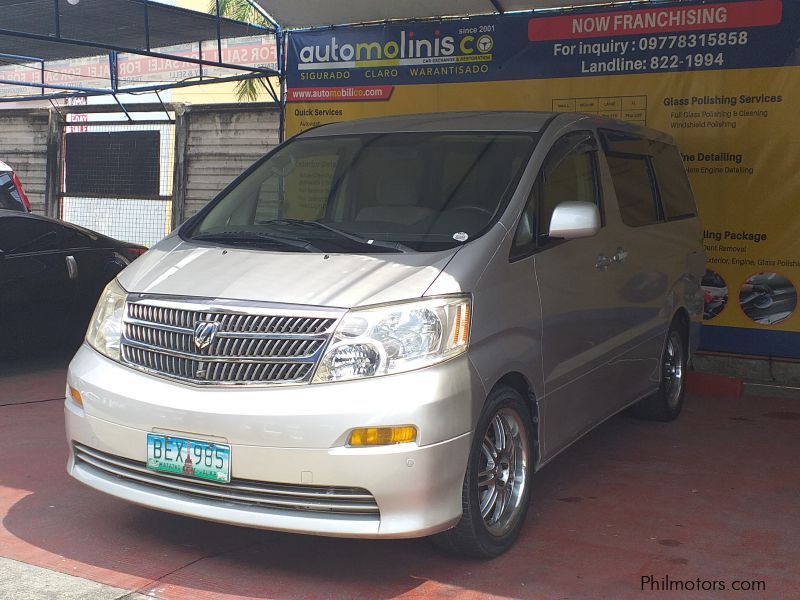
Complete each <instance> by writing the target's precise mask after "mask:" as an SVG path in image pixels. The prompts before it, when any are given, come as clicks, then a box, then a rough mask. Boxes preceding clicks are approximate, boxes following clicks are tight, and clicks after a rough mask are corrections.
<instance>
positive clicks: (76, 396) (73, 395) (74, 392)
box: [69, 386, 83, 408]
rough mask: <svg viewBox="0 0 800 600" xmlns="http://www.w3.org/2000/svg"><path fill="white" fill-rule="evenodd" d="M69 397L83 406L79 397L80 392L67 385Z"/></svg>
mask: <svg viewBox="0 0 800 600" xmlns="http://www.w3.org/2000/svg"><path fill="white" fill-rule="evenodd" d="M69 397H70V398H72V401H73V402H74V403H75V404H77V405H78V406H80V407H81V408H83V398H82V397H81V393H80V392H79V391H78V390H76V389H75V388H74V387H72V386H70V387H69Z"/></svg>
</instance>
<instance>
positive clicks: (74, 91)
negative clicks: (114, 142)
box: [0, 0, 283, 104]
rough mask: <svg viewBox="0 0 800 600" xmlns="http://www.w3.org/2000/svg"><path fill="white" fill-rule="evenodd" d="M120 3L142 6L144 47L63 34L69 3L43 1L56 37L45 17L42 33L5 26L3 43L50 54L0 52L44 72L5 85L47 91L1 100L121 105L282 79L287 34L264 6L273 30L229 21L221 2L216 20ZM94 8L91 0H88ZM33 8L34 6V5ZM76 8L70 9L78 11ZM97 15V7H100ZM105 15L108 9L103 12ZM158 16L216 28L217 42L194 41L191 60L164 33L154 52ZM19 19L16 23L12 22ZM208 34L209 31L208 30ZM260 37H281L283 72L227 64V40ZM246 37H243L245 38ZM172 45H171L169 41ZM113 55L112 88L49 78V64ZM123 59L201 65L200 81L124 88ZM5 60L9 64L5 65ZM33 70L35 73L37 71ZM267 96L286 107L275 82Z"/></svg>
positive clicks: (142, 1) (142, 0)
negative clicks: (221, 72)
mask: <svg viewBox="0 0 800 600" xmlns="http://www.w3.org/2000/svg"><path fill="white" fill-rule="evenodd" d="M102 1H103V2H104V3H108V4H106V5H105V8H106V9H108V10H111V11H113V10H114V9H113V7H111V6H110V4H111V3H110V2H108V0H102ZM116 1H117V3H118V4H119V5H120V6H121V7H124V8H127V9H130V8H131V7H135V6H137V5H140V6H141V10H142V14H141V17H142V23H143V28H142V29H141V31H140V33H141V37H142V38H143V41H144V47H141V48H140V47H132V46H129V45H124V44H111V43H108V42H105V41H101V40H97V39H94V40H90V39H81V38H80V37H67V36H64V35H62V33H63V31H62V29H63V27H62V14H61V8H62V4H63V0H38V4H40V5H44V4H50V5H51V6H52V17H51V19H52V20H51V21H50V23H51V24H52V28H53V32H52V33H51V34H45V33H41V30H42V23H44V22H46V21H47V20H48V19H45V18H43V16H42V15H37V16H39V20H37V21H36V22H35V23H34V24H33V25H34V28H35V26H39V28H40V31H38V32H37V31H23V30H21V28H20V29H10V28H7V27H0V40H4V39H7V38H17V39H19V40H20V41H23V40H28V41H30V42H33V43H32V44H30V46H32V47H33V48H38V49H40V50H42V54H46V55H47V56H49V58H47V57H45V56H29V55H21V54H11V53H7V52H0V61H4V62H6V63H7V64H8V65H9V66H12V65H15V64H23V63H35V64H36V65H37V67H38V69H39V71H40V81H39V82H24V81H16V80H11V79H3V78H2V73H0V85H13V86H19V87H31V88H37V89H40V90H41V94H36V95H29V96H9V97H5V98H3V97H0V103H3V102H25V101H34V100H55V99H61V98H69V97H75V96H100V95H110V96H113V97H114V98H115V100H116V94H118V93H125V94H129V93H131V94H137V93H145V92H157V91H160V90H165V89H171V88H181V87H188V86H195V85H201V84H207V83H222V82H229V81H243V80H246V79H255V78H262V77H279V78H281V76H282V73H281V71H282V69H281V64H282V55H283V52H282V44H283V32H282V30H281V27H280V26H279V25H278V24H277V23H276V22H275V21H274V20H273V19H272V18H271V17H270V16H269V15H267V14H266V12H265V11H263V9H261V7H259V6H257V5H255V4H253V6H254V8H256V9H257V10H258V12H259V13H260V14H261V15H262V16H264V17H265V19H266V20H267V21H268V22H269V23H270V25H271V27H261V26H259V25H253V24H250V23H244V22H240V21H235V20H232V19H227V18H224V17H222V16H221V15H220V14H219V4H220V3H219V0H217V2H216V8H217V11H216V14H213V15H206V14H203V13H199V12H196V11H191V10H187V9H181V8H177V7H174V6H170V5H165V4H161V3H159V2H154V1H153V0H116ZM88 2H89V3H91V0H88ZM28 4H30V2H28ZM72 6H75V5H71V6H70V10H71V8H72ZM97 6H99V4H97V3H96V4H95V5H94V7H97ZM94 7H93V6H92V5H91V4H90V6H89V8H90V9H92V8H94ZM40 9H41V6H40V7H34V8H33V10H34V11H36V10H40ZM95 10H96V8H95ZM100 10H102V9H100ZM154 11H156V15H160V16H162V17H163V16H164V15H165V14H166V15H173V14H175V15H178V16H179V17H180V19H181V20H182V21H183V22H184V24H188V23H195V24H197V25H198V27H197V28H198V29H202V28H204V26H209V25H211V24H213V29H214V32H215V34H216V35H215V40H214V39H213V38H212V39H209V38H206V39H200V40H194V42H196V43H199V44H200V53H199V58H194V57H191V56H183V55H178V54H170V53H169V52H168V51H167V50H166V48H167V47H168V46H169V45H170V42H173V40H171V39H170V38H169V37H168V36H167V37H166V39H165V35H164V34H163V29H162V32H161V35H160V38H159V39H160V41H161V42H162V43H161V44H160V46H161V47H160V48H158V49H153V48H152V47H151V41H152V38H153V35H152V32H151V22H152V21H153V17H154ZM7 20H8V19H5V18H4V17H2V16H0V23H2V22H3V21H7ZM12 20H13V18H12ZM205 28H206V29H207V27H205ZM223 28H224V29H225V34H223ZM253 32H255V34H256V35H264V34H272V35H275V38H276V51H277V69H271V68H265V67H255V66H249V65H242V64H233V63H228V62H225V61H224V60H223V55H222V40H223V39H232V38H235V37H247V36H253V35H254V33H253ZM242 34H243V35H242ZM175 38H176V39H175V40H174V43H172V44H171V45H178V44H185V43H189V42H187V41H186V34H185V33H183V35H178V33H177V32H176V35H175ZM165 41H166V42H167V43H166V44H165V43H163V42H165ZM212 41H216V46H217V58H218V60H210V59H205V58H203V49H202V46H203V42H212ZM92 50H97V52H93V51H92ZM106 53H107V55H108V58H109V84H110V85H109V87H108V88H104V87H100V88H98V87H89V86H81V85H60V84H57V83H48V82H47V81H46V79H45V73H46V68H45V67H46V64H47V62H48V60H68V59H70V58H84V57H90V56H103V55H104V54H106ZM119 54H129V55H134V56H142V57H149V58H157V59H164V60H170V61H175V62H181V63H188V64H194V65H198V66H199V75H198V77H199V79H196V78H189V79H185V80H181V81H175V82H162V83H159V84H156V85H141V86H136V85H133V86H124V87H120V85H119V72H118V60H117V57H118V55H119ZM4 59H5V60H4ZM37 67H32V68H37ZM203 67H213V68H221V69H228V70H231V71H238V72H239V73H240V74H238V75H231V76H226V77H213V76H212V77H205V78H204V76H203ZM95 79H100V77H99V76H98V77H96V78H95ZM266 88H267V91H268V92H269V94H270V96H272V99H273V101H274V102H276V103H277V104H281V98H279V96H278V94H277V93H276V92H275V90H274V89H273V87H272V85H271V83H270V84H269V85H267V86H266ZM46 90H57V91H55V92H52V93H47V92H46ZM117 102H119V101H118V100H117Z"/></svg>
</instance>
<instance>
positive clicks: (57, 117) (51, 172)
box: [44, 109, 64, 219]
mask: <svg viewBox="0 0 800 600" xmlns="http://www.w3.org/2000/svg"><path fill="white" fill-rule="evenodd" d="M63 160H64V117H63V116H62V115H61V113H59V112H58V110H57V109H51V110H50V114H49V120H48V126H47V182H46V184H45V191H44V210H45V214H46V215H47V216H48V217H53V218H56V219H57V218H59V217H60V216H61V215H60V212H61V207H60V206H59V198H60V194H61V172H62V169H61V165H62V164H63Z"/></svg>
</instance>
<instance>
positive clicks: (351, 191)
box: [185, 132, 536, 253]
mask: <svg viewBox="0 0 800 600" xmlns="http://www.w3.org/2000/svg"><path fill="white" fill-rule="evenodd" d="M535 141H536V140H535V138H534V137H533V135H531V134H525V133H523V134H518V133H494V132H492V133H488V132H487V133H484V132H481V133H451V132H448V133H442V132H434V133H389V134H369V135H346V136H331V137H319V138H317V137H315V138H305V139H304V138H300V139H297V140H294V141H291V142H289V143H288V144H286V145H284V146H283V147H281V148H280V149H279V150H278V151H276V152H274V153H273V154H271V155H268V156H267V157H266V158H265V159H263V160H262V161H261V162H260V163H257V164H256V165H255V166H254V167H253V168H252V169H251V170H250V171H249V173H248V174H246V175H245V176H244V177H243V178H242V179H241V180H240V181H238V183H237V184H236V185H235V186H234V187H233V188H231V189H230V190H228V191H227V193H225V194H224V195H222V196H220V197H218V198H217V200H216V201H215V202H214V203H212V205H211V206H210V207H209V208H208V209H206V210H205V211H204V212H203V214H201V215H200V217H199V219H198V220H196V222H194V223H193V224H192V225H191V226H190V227H189V228H188V231H186V232H185V233H186V236H187V237H189V238H190V239H194V240H197V241H208V242H213V243H221V244H231V245H245V246H250V247H263V248H266V249H269V250H280V251H287V252H298V251H305V252H358V253H374V252H409V251H417V252H424V251H435V250H444V249H448V248H452V247H454V246H457V245H460V244H463V243H465V242H467V241H469V240H471V239H474V238H475V237H477V236H479V235H481V234H482V233H483V232H484V231H486V230H487V229H488V227H489V226H490V225H492V224H493V223H494V222H495V221H496V219H497V218H499V215H500V213H501V212H502V209H503V208H505V203H506V202H507V199H508V196H509V195H510V194H511V193H512V192H513V188H514V186H515V185H516V183H517V181H518V178H519V176H520V174H521V172H522V170H523V168H524V167H525V164H526V163H527V161H528V158H529V157H530V154H531V152H532V150H533V147H534V145H535Z"/></svg>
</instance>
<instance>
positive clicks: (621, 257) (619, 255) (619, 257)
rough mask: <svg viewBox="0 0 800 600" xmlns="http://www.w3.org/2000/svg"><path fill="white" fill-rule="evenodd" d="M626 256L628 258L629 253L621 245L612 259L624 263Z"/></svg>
mask: <svg viewBox="0 0 800 600" xmlns="http://www.w3.org/2000/svg"><path fill="white" fill-rule="evenodd" d="M626 258H628V253H627V252H626V250H625V248H623V247H622V246H619V247H618V248H617V251H616V252H615V253H614V256H612V257H611V260H612V261H613V262H615V263H624V262H625V259H626Z"/></svg>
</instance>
